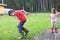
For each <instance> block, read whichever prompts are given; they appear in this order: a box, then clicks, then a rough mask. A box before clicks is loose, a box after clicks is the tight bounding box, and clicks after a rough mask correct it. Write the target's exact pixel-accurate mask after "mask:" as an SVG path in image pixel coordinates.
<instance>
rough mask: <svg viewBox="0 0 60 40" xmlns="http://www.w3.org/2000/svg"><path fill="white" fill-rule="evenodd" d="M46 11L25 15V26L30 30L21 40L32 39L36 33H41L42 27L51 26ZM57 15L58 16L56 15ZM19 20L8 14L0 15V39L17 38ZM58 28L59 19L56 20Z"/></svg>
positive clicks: (11, 39)
mask: <svg viewBox="0 0 60 40" xmlns="http://www.w3.org/2000/svg"><path fill="white" fill-rule="evenodd" d="M49 15H50V14H48V13H44V14H43V13H41V14H39V13H38V14H31V15H30V16H27V22H26V23H25V25H24V26H25V27H26V28H27V29H28V30H29V31H30V32H29V34H28V35H27V36H26V37H25V38H24V39H22V40H32V39H33V37H34V36H35V35H36V34H41V33H42V32H43V30H44V29H46V28H51V24H50V21H48V19H49ZM58 17H59V16H58ZM18 23H19V21H18V20H17V19H15V18H13V17H10V16H0V40H18V36H20V35H19V33H18V29H17V25H18ZM57 26H58V28H59V26H60V21H58V22H57Z"/></svg>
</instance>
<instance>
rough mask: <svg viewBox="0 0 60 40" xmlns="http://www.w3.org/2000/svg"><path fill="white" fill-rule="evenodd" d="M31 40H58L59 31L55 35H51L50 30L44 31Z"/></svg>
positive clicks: (59, 36) (59, 39) (59, 38)
mask: <svg viewBox="0 0 60 40" xmlns="http://www.w3.org/2000/svg"><path fill="white" fill-rule="evenodd" d="M33 40H60V29H58V33H55V34H54V33H53V34H52V33H51V30H50V29H46V30H44V32H43V34H42V35H41V36H40V35H37V36H35V37H34V39H33Z"/></svg>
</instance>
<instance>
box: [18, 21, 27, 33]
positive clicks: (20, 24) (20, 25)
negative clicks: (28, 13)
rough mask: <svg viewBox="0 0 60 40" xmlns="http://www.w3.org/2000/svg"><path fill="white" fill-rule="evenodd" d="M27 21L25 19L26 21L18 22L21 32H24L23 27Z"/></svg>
mask: <svg viewBox="0 0 60 40" xmlns="http://www.w3.org/2000/svg"><path fill="white" fill-rule="evenodd" d="M25 22H26V20H25V21H21V22H20V23H19V24H18V31H19V33H21V32H22V28H23V25H24V23H25Z"/></svg>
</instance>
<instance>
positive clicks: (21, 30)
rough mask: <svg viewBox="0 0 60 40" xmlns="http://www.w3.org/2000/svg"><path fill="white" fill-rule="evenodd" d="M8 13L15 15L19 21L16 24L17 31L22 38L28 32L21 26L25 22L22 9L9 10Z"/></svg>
mask: <svg viewBox="0 0 60 40" xmlns="http://www.w3.org/2000/svg"><path fill="white" fill-rule="evenodd" d="M8 13H9V16H15V17H17V19H18V20H19V21H20V22H19V24H18V31H19V33H20V34H21V39H22V38H24V36H26V35H27V34H28V32H29V31H28V30H27V29H26V28H25V27H23V25H24V23H25V22H26V15H25V14H24V10H10V11H9V12H8ZM24 32H25V35H24Z"/></svg>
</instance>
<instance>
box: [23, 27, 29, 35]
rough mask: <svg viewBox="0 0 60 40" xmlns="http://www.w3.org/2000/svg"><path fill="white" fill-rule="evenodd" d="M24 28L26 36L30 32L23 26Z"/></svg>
mask: <svg viewBox="0 0 60 40" xmlns="http://www.w3.org/2000/svg"><path fill="white" fill-rule="evenodd" d="M22 30H23V31H24V32H25V36H26V35H27V34H28V33H29V31H28V30H27V29H26V28H24V27H23V28H22Z"/></svg>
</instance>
